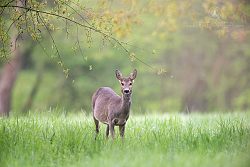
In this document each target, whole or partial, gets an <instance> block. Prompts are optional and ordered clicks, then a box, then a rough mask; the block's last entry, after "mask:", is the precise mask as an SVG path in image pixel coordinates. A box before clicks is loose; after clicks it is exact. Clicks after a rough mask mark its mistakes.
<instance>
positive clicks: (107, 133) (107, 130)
mask: <svg viewBox="0 0 250 167" xmlns="http://www.w3.org/2000/svg"><path fill="white" fill-rule="evenodd" d="M108 137H109V125H107V128H106V138H108Z"/></svg>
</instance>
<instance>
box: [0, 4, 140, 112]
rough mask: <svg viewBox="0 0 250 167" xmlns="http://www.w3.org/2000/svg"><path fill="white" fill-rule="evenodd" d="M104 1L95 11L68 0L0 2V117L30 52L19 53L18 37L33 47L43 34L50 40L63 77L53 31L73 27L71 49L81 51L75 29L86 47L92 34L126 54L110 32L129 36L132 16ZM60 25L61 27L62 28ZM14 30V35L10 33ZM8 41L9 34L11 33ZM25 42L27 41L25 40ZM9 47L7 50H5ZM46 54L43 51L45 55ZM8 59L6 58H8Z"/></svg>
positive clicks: (67, 71)
mask: <svg viewBox="0 0 250 167" xmlns="http://www.w3.org/2000/svg"><path fill="white" fill-rule="evenodd" d="M108 4H109V2H108V1H101V2H100V3H99V4H98V8H97V9H94V8H87V7H86V6H84V5H82V4H81V3H80V2H75V1H70V0H54V1H46V0H45V1H32V0H4V1H2V2H1V5H0V7H1V13H0V15H1V18H0V27H1V30H0V37H1V61H5V64H4V67H3V70H2V74H1V80H0V115H9V111H10V102H11V91H12V88H13V85H14V83H15V80H16V78H17V75H18V71H19V70H20V68H21V65H22V59H23V57H24V56H26V55H27V54H29V53H30V52H31V51H32V48H33V47H34V45H33V47H32V46H31V47H29V48H28V49H26V50H25V51H24V52H22V53H20V48H19V46H18V45H17V42H19V45H21V43H22V42H23V41H22V40H21V38H23V37H24V36H25V37H26V36H29V37H30V38H32V39H33V40H34V41H35V43H37V45H39V46H40V47H42V48H44V47H43V46H42V44H41V41H42V40H43V37H44V36H45V33H47V36H49V38H50V39H51V41H52V48H54V50H55V55H56V56H54V55H52V56H50V55H48V56H50V57H52V60H53V61H55V62H56V63H57V64H58V65H59V67H60V68H61V69H62V71H63V73H64V74H65V76H66V78H67V77H68V76H69V69H68V68H67V65H66V64H65V62H64V60H63V59H62V57H61V54H60V50H59V48H58V47H57V43H56V41H55V39H54V37H53V33H54V32H56V31H64V30H65V31H66V34H67V36H69V35H72V34H70V32H69V28H70V27H71V26H75V27H76V28H77V31H76V33H77V34H76V36H77V37H76V41H77V42H76V43H75V45H74V46H73V49H74V50H81V44H80V43H79V39H78V37H79V34H78V31H79V30H78V28H79V29H81V30H82V31H84V32H85V35H86V40H87V42H88V43H89V44H90V43H91V41H92V40H93V39H92V38H93V34H96V35H99V37H100V38H102V40H103V41H107V42H109V43H111V44H112V45H116V46H119V47H121V48H123V49H124V51H125V52H126V53H128V54H129V51H128V50H127V49H126V48H125V47H124V45H123V44H122V43H121V42H120V41H119V40H118V39H117V38H115V37H114V35H113V34H114V33H115V34H116V35H117V37H119V36H124V35H126V34H127V33H129V29H130V25H131V24H132V23H135V22H136V15H134V16H133V17H130V13H131V12H132V11H126V10H120V11H112V10H110V9H109V7H108ZM62 25H64V26H62ZM13 31H14V32H13ZM15 32H16V34H17V35H13V37H12V38H11V37H10V36H11V33H15ZM26 39H27V38H26ZM10 45H11V49H10V48H9V47H8V46H10ZM45 53H46V52H45ZM9 57H10V58H9Z"/></svg>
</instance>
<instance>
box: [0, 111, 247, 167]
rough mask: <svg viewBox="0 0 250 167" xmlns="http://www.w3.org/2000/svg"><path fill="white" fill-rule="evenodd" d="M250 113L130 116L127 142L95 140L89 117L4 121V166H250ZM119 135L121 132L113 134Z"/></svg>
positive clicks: (0, 128) (0, 156) (0, 146)
mask: <svg viewBox="0 0 250 167" xmlns="http://www.w3.org/2000/svg"><path fill="white" fill-rule="evenodd" d="M249 122H250V113H243V112H241V113H227V114H218V113H210V114H189V115H184V114H163V115H153V114H151V115H144V116H142V115H132V116H131V117H130V119H129V121H128V123H127V126H126V132H125V140H124V141H122V140H121V139H120V138H119V137H118V136H117V138H116V139H115V140H114V141H113V140H111V139H108V140H106V138H105V128H106V127H105V126H104V125H101V131H100V134H99V136H98V138H97V140H96V141H95V140H94V133H95V131H94V123H93V120H92V118H91V116H90V115H86V114H82V113H79V114H69V115H67V114H65V113H57V114H55V113H53V112H46V113H35V114H29V115H28V116H21V117H17V116H11V117H10V118H1V119H0V164H1V165H0V166H1V167H15V166H16V167H22V166H23V167H29V166H32V167H38V166H41V167H42V166H48V167H49V166H51V167H52V166H60V167H64V166H65V167H66V166H67V167H73V166H103V167H105V166H109V167H110V166H171V167H175V166H190V167H191V166H192V167H195V166H199V167H205V166H214V167H216V166H220V167H221V166H227V167H230V166H232V167H235V166H238V167H240V166H242V167H244V166H245V167H247V166H249V165H250V141H249V138H250V123H249ZM115 130H116V134H118V128H117V129H115Z"/></svg>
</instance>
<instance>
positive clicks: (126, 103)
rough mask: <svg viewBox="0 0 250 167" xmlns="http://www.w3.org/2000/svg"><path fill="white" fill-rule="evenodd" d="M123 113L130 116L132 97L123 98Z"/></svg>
mask: <svg viewBox="0 0 250 167" xmlns="http://www.w3.org/2000/svg"><path fill="white" fill-rule="evenodd" d="M121 100H122V101H121V112H123V113H124V114H128V113H129V110H130V104H131V96H128V97H126V96H123V95H122V98H121Z"/></svg>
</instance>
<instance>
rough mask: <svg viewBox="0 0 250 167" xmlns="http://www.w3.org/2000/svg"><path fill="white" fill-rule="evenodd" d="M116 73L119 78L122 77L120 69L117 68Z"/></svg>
mask: <svg viewBox="0 0 250 167" xmlns="http://www.w3.org/2000/svg"><path fill="white" fill-rule="evenodd" d="M115 75H116V78H117V79H118V80H121V79H122V73H121V72H120V71H119V70H115Z"/></svg>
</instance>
